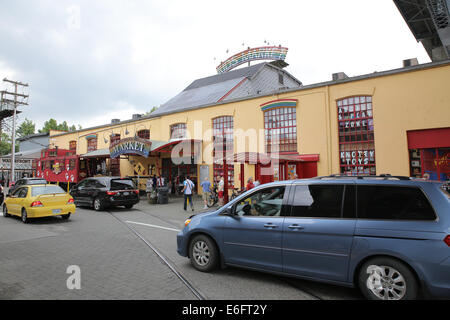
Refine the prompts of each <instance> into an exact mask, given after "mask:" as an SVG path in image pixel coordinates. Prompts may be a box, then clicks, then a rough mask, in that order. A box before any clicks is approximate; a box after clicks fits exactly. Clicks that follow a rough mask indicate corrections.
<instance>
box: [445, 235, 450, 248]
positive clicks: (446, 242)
mask: <svg viewBox="0 0 450 320" xmlns="http://www.w3.org/2000/svg"><path fill="white" fill-rule="evenodd" d="M444 242H445V244H446V245H448V246H449V247H450V235H448V236H446V237H445V239H444Z"/></svg>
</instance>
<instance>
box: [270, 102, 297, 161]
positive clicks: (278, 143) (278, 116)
mask: <svg viewBox="0 0 450 320" xmlns="http://www.w3.org/2000/svg"><path fill="white" fill-rule="evenodd" d="M296 110H297V109H296V108H290V107H283V108H276V109H272V110H268V111H266V112H264V137H265V142H266V152H267V153H280V152H297V115H296Z"/></svg>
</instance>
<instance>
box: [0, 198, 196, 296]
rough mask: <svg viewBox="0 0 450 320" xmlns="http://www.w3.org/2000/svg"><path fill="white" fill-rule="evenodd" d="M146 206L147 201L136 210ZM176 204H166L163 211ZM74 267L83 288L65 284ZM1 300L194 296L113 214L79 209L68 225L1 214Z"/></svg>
mask: <svg viewBox="0 0 450 320" xmlns="http://www.w3.org/2000/svg"><path fill="white" fill-rule="evenodd" d="M147 205H148V204H146V203H145V201H144V200H143V201H142V202H141V203H140V204H139V205H138V206H139V207H142V208H147V207H146V206H147ZM161 206H162V205H161ZM172 206H173V204H168V205H167V207H166V208H165V210H167V209H169V207H172ZM170 211H174V210H170ZM175 214H177V213H175ZM181 218H183V217H181ZM7 231H8V232H7ZM70 265H77V266H79V267H80V268H81V290H69V289H68V288H67V286H66V281H67V279H68V277H69V276H70V274H67V273H66V271H67V267H68V266H70ZM0 299H156V300H158V299H194V296H193V295H192V293H191V292H190V291H189V290H188V289H187V288H186V287H185V285H184V284H182V283H181V281H180V280H179V279H178V278H177V277H176V276H175V275H174V274H173V273H172V272H171V271H170V270H169V269H168V268H167V267H166V266H165V265H163V264H162V262H161V261H160V260H159V258H158V257H157V256H156V255H155V254H154V253H153V252H152V251H151V250H150V249H149V248H148V247H147V246H145V245H144V243H143V242H142V241H141V240H140V239H139V238H137V237H136V236H135V235H134V234H132V233H131V232H130V231H129V230H128V229H127V228H126V226H124V225H123V224H121V223H119V222H118V221H117V220H116V219H115V218H114V217H112V216H111V215H110V214H109V213H107V212H96V211H94V210H89V209H84V208H83V209H81V208H78V209H77V212H76V214H74V215H73V216H72V217H71V219H70V220H68V221H63V220H62V219H59V218H56V217H54V218H53V217H52V218H46V219H39V220H37V221H32V222H31V223H30V224H23V223H22V222H21V221H20V219H18V218H11V217H10V218H4V217H3V216H1V215H0Z"/></svg>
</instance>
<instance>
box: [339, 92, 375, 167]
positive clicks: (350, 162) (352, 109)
mask: <svg viewBox="0 0 450 320" xmlns="http://www.w3.org/2000/svg"><path fill="white" fill-rule="evenodd" d="M337 109H338V128H339V129H338V131H339V155H340V171H341V174H346V175H375V174H376V166H375V144H374V123H373V106H372V97H370V96H356V97H349V98H345V99H341V100H338V101H337Z"/></svg>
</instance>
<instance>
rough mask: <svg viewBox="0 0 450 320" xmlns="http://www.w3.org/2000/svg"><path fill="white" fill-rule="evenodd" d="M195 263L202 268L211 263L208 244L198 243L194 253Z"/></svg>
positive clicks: (195, 245)
mask: <svg viewBox="0 0 450 320" xmlns="http://www.w3.org/2000/svg"><path fill="white" fill-rule="evenodd" d="M192 253H193V255H194V259H195V261H196V262H197V263H198V264H199V265H200V266H206V265H207V264H208V263H209V258H210V252H209V247H208V244H207V243H206V242H205V241H197V242H195V244H194V248H193V251H192Z"/></svg>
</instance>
